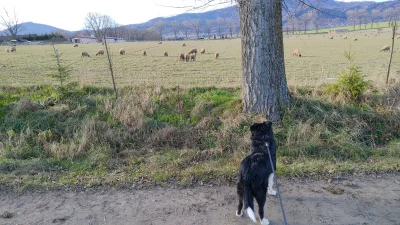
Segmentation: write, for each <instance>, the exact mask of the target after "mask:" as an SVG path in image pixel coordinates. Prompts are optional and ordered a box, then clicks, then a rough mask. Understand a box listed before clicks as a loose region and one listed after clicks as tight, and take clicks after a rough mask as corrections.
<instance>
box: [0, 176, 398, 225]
mask: <svg viewBox="0 0 400 225" xmlns="http://www.w3.org/2000/svg"><path fill="white" fill-rule="evenodd" d="M280 188H281V193H282V197H283V204H284V207H285V211H286V215H287V219H288V224H304V225H305V224H307V225H308V224H341V225H344V224H380V225H386V224H396V225H399V224H400V175H393V174H392V175H382V176H372V175H370V176H358V177H355V176H353V177H348V178H342V179H333V180H330V181H326V180H319V181H312V180H304V179H302V180H296V179H291V180H285V179H280ZM236 204H237V198H236V190H235V187H234V186H215V185H214V186H210V185H208V186H198V187H195V188H188V189H181V188H175V187H171V188H164V187H163V188H161V187H154V188H150V189H139V190H136V189H134V188H129V189H113V190H102V191H99V190H85V191H79V192H71V191H50V192H32V193H24V194H16V193H13V192H5V191H2V192H0V224H2V225H3V224H4V225H5V224H12V225H15V224H19V225H22V224H24V225H25V224H31V225H33V224H35V225H36V224H79V225H83V224H90V225H95V224H113V225H114V224H115V225H117V224H143V225H150V224H165V225H178V224H182V225H189V224H217V225H220V224H229V225H232V224H234V225H235V224H238V225H239V224H254V223H252V222H251V220H250V219H249V218H248V217H247V216H246V215H245V216H243V217H242V218H239V217H236V215H235V209H236ZM265 212H266V216H267V218H268V219H269V220H270V222H271V223H270V224H272V225H275V224H283V220H282V214H281V210H280V207H279V200H278V198H277V197H276V196H268V198H267V206H266V209H265ZM256 215H257V216H258V214H256Z"/></svg>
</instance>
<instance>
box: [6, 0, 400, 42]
mask: <svg viewBox="0 0 400 225" xmlns="http://www.w3.org/2000/svg"><path fill="white" fill-rule="evenodd" d="M307 2H308V4H310V5H312V6H313V7H315V8H317V9H319V10H320V12H318V18H319V19H320V23H321V25H320V28H330V27H338V26H345V25H348V19H347V15H346V12H348V11H350V10H358V9H365V10H366V14H365V17H364V18H363V20H365V21H367V22H371V15H372V10H379V12H380V13H379V14H378V16H377V18H376V20H375V22H377V21H387V20H390V17H388V16H387V11H388V10H389V9H393V12H392V13H395V12H396V11H398V10H394V9H396V8H397V9H400V0H395V1H387V2H374V1H362V2H361V1H360V2H342V1H335V0H322V1H321V0H310V1H307ZM310 10H311V9H310V8H309V7H308V6H305V5H301V4H299V1H298V0H285V2H284V10H283V26H289V24H288V18H289V17H290V16H294V17H295V18H296V28H297V29H302V25H301V21H299V19H298V18H300V17H301V16H302V15H303V14H305V13H307V12H308V11H310ZM396 16H397V15H394V16H392V18H394V17H396ZM356 17H357V16H356ZM217 18H222V19H223V21H224V22H223V24H222V25H217V22H216V21H215V20H216V19H217ZM194 19H198V20H199V21H200V27H201V28H200V29H201V33H203V32H204V30H205V26H206V21H207V20H214V22H215V23H214V24H213V26H214V28H213V30H214V31H215V29H216V28H215V26H220V27H222V30H224V31H223V32H226V30H225V29H226V22H227V21H231V22H233V24H234V26H235V29H236V30H237V28H238V27H239V23H238V22H239V13H238V9H237V7H236V6H231V7H227V8H223V9H216V10H211V11H207V12H201V13H189V12H188V13H183V14H179V15H176V16H171V17H157V18H154V19H151V20H149V21H147V22H145V23H141V24H129V25H126V26H125V27H127V28H134V29H139V30H145V29H147V28H150V27H154V26H155V25H156V23H157V22H158V21H160V20H161V21H164V22H165V30H166V33H167V34H171V33H172V26H171V22H172V21H178V22H179V23H180V24H181V25H182V23H183V22H184V21H190V20H194ZM356 20H360V19H359V18H357V19H356ZM312 28H313V24H312V23H311V22H310V23H309V25H308V28H307V29H312ZM60 30H62V29H60V28H57V27H53V26H49V25H45V24H38V23H33V22H27V23H24V24H23V29H22V30H21V32H20V34H44V33H51V32H55V31H60ZM62 31H65V30H62ZM67 32H69V33H72V32H71V31H67ZM0 35H4V33H2V32H1V31H0Z"/></svg>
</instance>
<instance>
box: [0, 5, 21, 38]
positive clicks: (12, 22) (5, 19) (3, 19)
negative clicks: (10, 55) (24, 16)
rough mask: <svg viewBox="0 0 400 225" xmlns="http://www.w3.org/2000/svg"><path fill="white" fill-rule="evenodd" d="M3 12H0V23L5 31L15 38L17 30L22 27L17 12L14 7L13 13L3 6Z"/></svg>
mask: <svg viewBox="0 0 400 225" xmlns="http://www.w3.org/2000/svg"><path fill="white" fill-rule="evenodd" d="M3 10H4V14H5V15H3V14H0V25H1V26H2V27H4V28H5V30H6V32H7V33H8V34H9V35H11V36H12V37H14V38H16V37H17V35H18V32H19V31H20V30H21V28H22V23H21V22H20V20H19V18H18V15H17V13H16V12H15V8H14V11H13V15H10V13H9V12H8V11H7V10H6V8H3Z"/></svg>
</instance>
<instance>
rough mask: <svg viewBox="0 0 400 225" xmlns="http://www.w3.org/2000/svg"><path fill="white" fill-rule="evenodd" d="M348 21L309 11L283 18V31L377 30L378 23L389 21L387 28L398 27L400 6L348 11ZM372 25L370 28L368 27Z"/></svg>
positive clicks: (292, 32)
mask: <svg viewBox="0 0 400 225" xmlns="http://www.w3.org/2000/svg"><path fill="white" fill-rule="evenodd" d="M345 14H346V19H345V20H343V18H342V19H341V18H339V17H337V18H332V17H328V16H326V15H325V16H324V12H320V11H317V10H308V11H306V12H304V13H302V14H300V15H298V16H296V15H295V14H294V13H293V14H288V15H284V16H283V20H284V21H286V23H285V24H284V27H283V31H284V32H286V33H287V34H290V33H291V34H295V33H307V30H311V29H312V30H315V31H316V33H318V30H319V29H320V28H322V27H324V28H329V27H337V26H352V27H353V30H355V29H356V26H358V29H370V28H377V22H378V21H387V22H388V24H387V26H388V27H390V26H393V25H396V26H398V25H399V24H398V23H397V24H395V21H398V20H400V6H399V5H395V6H394V7H392V8H389V9H386V10H383V11H381V10H379V9H373V10H371V11H367V9H365V8H359V9H354V10H348V11H346V13H345ZM368 24H370V27H367V25H368Z"/></svg>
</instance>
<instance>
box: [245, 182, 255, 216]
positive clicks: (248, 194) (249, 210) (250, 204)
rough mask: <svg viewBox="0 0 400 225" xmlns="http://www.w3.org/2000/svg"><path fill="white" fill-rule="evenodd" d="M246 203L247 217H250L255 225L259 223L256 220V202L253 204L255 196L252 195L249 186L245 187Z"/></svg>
mask: <svg viewBox="0 0 400 225" xmlns="http://www.w3.org/2000/svg"><path fill="white" fill-rule="evenodd" d="M244 202H245V203H246V206H247V209H246V211H247V215H248V216H249V217H250V219H251V220H253V221H254V222H255V223H256V222H257V220H256V215H255V214H254V202H253V194H252V193H251V189H250V187H249V186H248V185H245V186H244Z"/></svg>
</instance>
